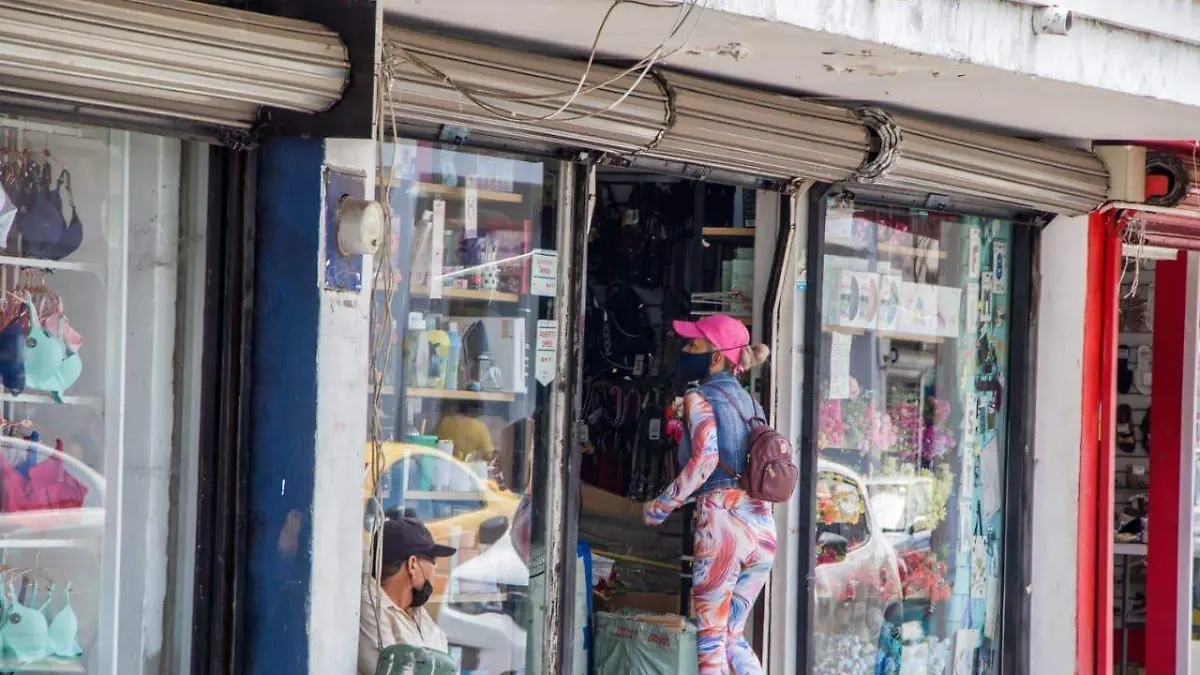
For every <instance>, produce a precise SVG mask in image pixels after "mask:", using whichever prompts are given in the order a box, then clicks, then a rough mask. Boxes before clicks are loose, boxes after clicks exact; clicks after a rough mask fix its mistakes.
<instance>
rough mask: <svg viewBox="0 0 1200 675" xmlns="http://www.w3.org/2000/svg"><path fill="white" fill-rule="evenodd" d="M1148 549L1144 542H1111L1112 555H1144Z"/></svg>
mask: <svg viewBox="0 0 1200 675" xmlns="http://www.w3.org/2000/svg"><path fill="white" fill-rule="evenodd" d="M1148 551H1149V547H1148V546H1147V545H1146V544H1121V543H1114V544H1113V555H1128V556H1139V555H1146V554H1147V552H1148Z"/></svg>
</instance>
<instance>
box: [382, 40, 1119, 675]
mask: <svg viewBox="0 0 1200 675" xmlns="http://www.w3.org/2000/svg"><path fill="white" fill-rule="evenodd" d="M386 35H387V37H388V40H387V42H388V44H387V47H386V48H385V56H386V57H387V58H388V59H389V63H390V64H391V68H392V73H393V79H392V82H391V87H390V91H389V92H388V93H387V94H386V95H385V98H386V100H387V113H386V116H387V117H391V118H392V119H391V120H385V127H386V128H390V129H391V130H392V132H393V133H392V134H391V135H392V141H391V143H390V144H389V145H388V148H387V150H386V152H385V153H384V156H383V160H382V164H381V166H380V171H379V182H380V188H381V191H380V194H381V195H386V196H387V202H388V205H389V207H390V209H391V216H392V227H393V229H392V233H391V237H390V242H388V243H389V245H390V246H389V249H388V251H387V252H386V253H383V252H381V258H382V261H381V263H382V264H381V266H380V269H382V270H384V271H382V272H380V273H378V274H376V276H375V279H374V283H373V284H372V285H371V290H372V292H373V293H374V295H375V298H374V300H373V319H372V345H371V350H370V351H371V370H370V372H371V373H372V378H371V387H372V392H371V405H370V406H369V410H368V414H369V423H370V427H371V429H370V440H371V448H370V450H369V452H368V455H367V457H368V462H367V464H368V467H367V469H368V470H367V480H366V482H365V484H364V487H363V495H362V498H363V504H364V506H365V509H366V513H365V515H366V519H365V531H364V537H363V541H364V547H366V544H367V542H369V541H370V536H369V534H370V533H371V532H372V531H373V530H374V529H375V528H377V527H378V526H379V525H380V524H381V523H382V522H383V519H384V518H386V517H395V516H398V515H404V514H406V513H407V514H408V515H410V516H415V517H417V518H419V519H420V520H422V521H423V522H425V523H426V524H427V526H428V527H429V528H430V530H431V532H432V533H433V534H434V536H435V538H437V539H438V540H439V541H441V542H443V543H446V544H448V545H451V546H453V547H455V548H456V549H457V551H458V553H457V554H456V556H455V557H453V558H451V559H449V560H448V561H445V562H444V563H442V564H441V565H439V566H438V568H437V574H436V579H435V583H434V597H433V600H432V601H431V603H430V611H431V614H432V615H433V616H434V619H435V621H436V622H437V623H438V625H439V626H440V627H441V629H442V630H443V631H444V632H445V633H446V634H447V637H448V641H449V644H450V649H451V652H452V655H453V656H454V657H455V658H456V659H457V660H458V663H459V666H460V668H461V669H462V672H464V673H468V672H470V673H483V672H490V673H496V672H518V673H519V672H527V673H538V672H541V673H553V672H576V673H584V672H589V668H591V669H593V670H592V671H591V672H598V673H603V672H610V671H608V670H604V668H611V667H612V664H614V663H615V662H616V661H614V660H612V659H611V658H610V657H609V656H608V653H607V652H604V648H605V647H604V642H603V638H602V637H601V633H602V631H603V629H602V628H597V625H598V624H597V622H598V621H601V619H599V618H598V617H599V616H601V614H600V612H601V610H609V611H617V610H620V609H629V610H634V611H635V612H641V613H649V612H658V613H664V614H681V615H684V616H687V615H689V613H690V611H691V608H690V607H689V602H688V590H689V583H690V572H691V569H690V565H689V562H690V560H691V555H692V552H691V551H690V550H689V546H688V542H690V529H689V526H688V519H687V518H686V516H684V517H680V516H676V517H675V519H674V520H668V521H667V523H666V524H665V528H664V529H659V530H651V529H650V528H647V527H645V526H644V525H643V524H642V523H641V503H642V502H643V501H645V500H646V499H649V498H652V497H654V496H655V495H656V494H657V493H658V492H659V491H660V490H661V489H662V488H663V487H664V486H665V485H666V484H667V483H669V482H670V480H671V479H672V477H673V476H674V474H675V472H676V471H678V465H677V463H676V451H675V448H674V444H673V442H672V441H671V440H670V439H669V437H668V435H667V432H666V429H667V427H668V426H669V423H670V421H671V419H670V416H669V413H668V412H667V407H668V406H669V405H670V403H671V402H672V401H673V400H674V398H675V396H677V395H679V394H680V393H681V391H682V390H681V389H680V386H679V383H678V382H677V381H676V380H677V379H678V378H677V377H676V375H675V371H674V355H675V352H676V351H677V343H676V342H674V341H673V338H672V336H671V335H670V333H669V329H668V326H669V319H672V318H682V317H686V316H691V317H693V318H694V317H698V316H702V315H704V314H706V313H713V312H721V313H727V314H732V315H735V316H740V317H742V318H743V319H744V320H745V321H746V322H747V323H748V324H749V326H750V329H751V331H750V332H751V335H752V341H754V342H758V341H762V342H766V343H767V344H769V345H770V346H772V347H773V352H774V354H775V357H774V360H773V362H772V364H771V366H770V368H769V369H768V370H767V371H766V372H764V373H762V374H760V375H759V376H755V377H753V378H749V379H747V380H746V381H745V382H744V383H743V384H744V385H745V386H747V387H748V388H749V389H750V391H751V392H752V393H753V394H755V395H756V396H758V397H759V398H760V400H761V401H762V402H763V403H764V406H765V408H766V409H767V410H768V412H769V413H770V415H771V417H772V421H773V423H774V424H775V426H776V427H777V428H778V429H779V430H780V431H781V432H783V433H784V434H786V435H787V436H789V437H790V438H792V439H793V441H794V444H795V446H796V448H797V450H798V451H799V452H798V459H799V463H800V466H801V470H802V471H801V474H802V480H801V484H800V489H799V490H798V491H797V494H798V496H797V497H796V498H795V499H793V501H792V502H791V503H789V504H786V505H780V506H779V507H778V508H777V509H776V511H775V520H776V525H777V529H778V531H779V532H780V533H785V532H786V533H789V534H788V536H781V537H780V538H779V541H778V550H777V556H776V559H775V565H774V569H773V574H772V576H771V578H770V580H769V582H768V584H769V585H768V591H767V593H766V594H765V595H764V596H763V597H764V600H763V601H762V602H761V603H759V605H758V606H757V607H756V608H754V610H753V612H752V613H751V615H750V617H749V619H748V622H747V627H746V638H747V640H748V644H749V645H750V646H751V647H752V648H753V649H754V651H755V652H756V653H757V654H758V655H759V656H760V657H761V658H763V659H764V660H765V661H766V662H767V666H766V667H767V671H768V672H814V673H826V672H828V673H860V672H861V673H897V674H898V673H942V672H950V673H954V674H955V675H963V674H966V673H999V672H1007V669H1006V666H1005V663H1006V659H1010V658H1016V657H1015V656H1014V655H1015V654H1016V653H1017V651H1018V648H1017V645H1018V643H1019V642H1020V641H1021V640H1022V638H1023V637H1024V636H1023V629H1022V626H1021V622H1020V616H1021V603H1022V602H1023V600H1022V593H1021V592H1020V590H1019V589H1021V588H1023V587H1024V585H1025V583H1023V580H1025V579H1027V575H1028V562H1027V561H1028V551H1027V549H1026V547H1025V545H1024V538H1025V537H1027V532H1026V531H1025V526H1024V525H1022V522H1023V519H1022V518H1021V508H1022V507H1021V504H1022V499H1021V496H1022V494H1023V490H1024V489H1025V486H1024V480H1025V479H1024V476H1025V475H1026V474H1025V471H1024V467H1023V466H1022V461H1023V460H1022V457H1023V456H1024V455H1023V454H1022V453H1019V452H1013V451H1012V450H1011V448H1021V447H1024V446H1025V444H1026V442H1027V433H1028V429H1029V424H1028V421H1027V418H1028V410H1027V403H1026V401H1027V399H1028V397H1027V394H1026V388H1027V378H1028V364H1029V363H1030V351H1031V350H1030V345H1029V342H1028V338H1027V335H1028V333H1029V323H1028V322H1029V321H1030V314H1031V311H1032V310H1031V305H1030V294H1031V291H1030V285H1031V280H1032V271H1031V264H1032V259H1033V256H1034V254H1035V251H1036V247H1037V228H1038V225H1039V224H1040V222H1041V217H1042V214H1044V213H1072V214H1077V213H1084V212H1087V211H1088V210H1090V209H1092V208H1095V207H1096V206H1097V205H1098V204H1100V203H1101V202H1102V201H1104V200H1105V198H1106V195H1107V188H1108V172H1107V171H1106V169H1105V168H1104V166H1103V165H1102V164H1101V162H1100V161H1099V160H1098V159H1096V158H1095V157H1093V156H1092V155H1091V154H1089V153H1085V152H1080V151H1075V150H1066V149H1060V148H1052V147H1050V146H1044V145H1040V144H1037V143H1032V142H1028V141H1018V140H1014V139H1008V138H1004V137H1000V136H994V135H989V134H983V133H978V132H967V131H963V130H958V129H954V128H952V127H947V126H944V125H940V124H934V123H930V122H925V121H922V120H916V119H912V118H906V117H899V118H897V117H893V116H891V115H888V114H886V113H883V112H882V111H879V110H876V109H865V110H859V111H851V110H848V109H842V108H836V107H831V106H824V105H817V104H813V103H811V102H807V101H803V100H800V99H797V98H793V97H787V96H781V95H774V94H767V93H764V92H758V91H754V90H750V89H746V88H741V87H735V86H731V85H726V84H720V83H715V82H710V81H705V80H700V79H697V78H692V77H686V76H682V75H677V74H675V73H671V72H667V71H657V70H650V69H642V68H638V69H635V70H632V71H619V70H614V69H609V68H601V67H599V66H594V67H593V69H592V71H591V75H590V76H589V78H590V79H588V80H587V81H585V82H584V83H582V84H580V82H579V72H580V64H578V63H574V62H569V61H564V60H558V59H553V58H549V57H540V56H536V55H531V54H528V53H516V52H512V51H507V50H503V49H499V48H495V47H491V46H487V45H483V44H476V43H470V42H465V41H459V40H455V39H451V38H443V37H437V36H433V35H427V34H421V33H416V32H412V31H407V30H401V29H396V28H389V29H387V31H386ZM364 559H365V560H368V561H369V560H370V555H369V551H368V552H367V555H364ZM367 566H368V567H369V562H368V564H367ZM805 580H810V581H805ZM635 623H636V622H635ZM663 626H666V627H663ZM631 630H632V631H633V632H632V633H630V634H631V635H639V636H641V638H639V640H641V641H642V642H647V641H646V640H645V639H644V638H645V637H646V636H648V635H649V636H651V637H654V636H659V635H660V633H655V632H653V630H651V631H650V632H646V630H649V629H646V628H645V627H644V626H642V627H637V626H634V627H633V628H631ZM654 630H659V631H660V632H661V640H657V639H651V640H649V643H650V644H651V645H652V646H656V647H657V648H660V652H661V653H662V654H663V655H664V658H673V659H676V660H677V661H681V662H680V663H678V667H679V668H681V669H680V670H679V672H695V663H694V660H695V658H696V657H695V653H694V651H692V652H689V651H688V643H689V641H691V640H693V638H692V637H690V635H691V634H690V633H689V632H688V631H689V629H688V628H687V627H686V624H684V623H682V622H678V623H673V622H667V623H666V624H660V625H659V628H658V629H654ZM638 631H641V632H638ZM689 654H690V656H689ZM688 658H690V659H692V660H693V663H690V664H689V663H687V662H686V661H687V659H688ZM598 659H600V660H602V661H604V663H603V664H598V663H597V660H598ZM622 663H625V664H626V665H625V666H622V667H628V662H627V661H622ZM605 664H607V665H605ZM612 672H615V671H612Z"/></svg>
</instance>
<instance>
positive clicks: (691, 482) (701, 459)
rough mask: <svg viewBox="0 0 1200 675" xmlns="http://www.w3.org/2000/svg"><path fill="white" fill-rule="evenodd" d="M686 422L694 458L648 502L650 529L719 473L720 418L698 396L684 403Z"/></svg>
mask: <svg viewBox="0 0 1200 675" xmlns="http://www.w3.org/2000/svg"><path fill="white" fill-rule="evenodd" d="M683 414H684V419H686V420H687V421H688V440H689V442H690V443H691V446H692V458H691V459H689V460H688V463H687V465H686V466H684V467H683V470H682V471H680V472H679V475H678V476H676V477H675V480H674V481H673V482H672V483H671V484H670V485H668V486H667V489H666V490H664V491H663V493H662V495H660V496H659V497H658V499H655V500H654V501H650V502H646V506H645V508H644V509H643V511H642V519H643V520H645V521H646V524H647V525H659V524H661V523H662V522H663V521H664V520H666V519H667V516H669V515H670V514H671V512H672V511H674V510H675V509H677V508H679V506H680V505H681V504H683V502H684V501H685V500H686V499H687V498H688V497H690V496H691V495H692V493H693V492H695V491H696V490H697V489H698V488H699V487H700V486H701V485H703V484H704V481H706V480H708V477H709V476H711V475H712V473H713V471H716V470H717V464H718V462H720V459H721V457H720V455H719V454H718V452H717V418H716V417H714V416H713V409H712V404H711V403H709V402H708V399H706V398H704V396H703V395H702V394H700V393H697V392H692V393H690V394H688V395H687V398H685V399H684V400H683Z"/></svg>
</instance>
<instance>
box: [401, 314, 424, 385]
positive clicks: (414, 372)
mask: <svg viewBox="0 0 1200 675" xmlns="http://www.w3.org/2000/svg"><path fill="white" fill-rule="evenodd" d="M425 325H426V321H425V317H424V316H422V315H421V313H420V312H413V313H411V314H409V316H408V332H407V334H406V335H405V336H404V370H405V374H406V375H407V379H408V386H410V387H424V386H427V385H426V384H425V374H426V373H428V372H429V350H428V349H427V348H426V347H425V344H426V339H425Z"/></svg>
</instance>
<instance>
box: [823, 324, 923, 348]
mask: <svg viewBox="0 0 1200 675" xmlns="http://www.w3.org/2000/svg"><path fill="white" fill-rule="evenodd" d="M821 331H822V332H825V333H842V334H843V335H867V334H868V333H870V334H871V335H873V336H874V337H878V338H886V339H888V340H906V341H908V342H927V343H929V344H937V345H940V344H942V342H943V341H944V340H945V338H943V337H941V336H938V335H916V334H912V333H897V332H895V331H886V330H875V329H873V328H850V327H847V326H837V325H834V324H824V325H822V326H821Z"/></svg>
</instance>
